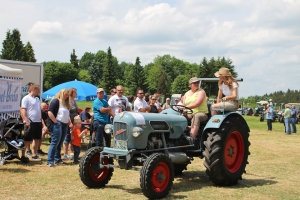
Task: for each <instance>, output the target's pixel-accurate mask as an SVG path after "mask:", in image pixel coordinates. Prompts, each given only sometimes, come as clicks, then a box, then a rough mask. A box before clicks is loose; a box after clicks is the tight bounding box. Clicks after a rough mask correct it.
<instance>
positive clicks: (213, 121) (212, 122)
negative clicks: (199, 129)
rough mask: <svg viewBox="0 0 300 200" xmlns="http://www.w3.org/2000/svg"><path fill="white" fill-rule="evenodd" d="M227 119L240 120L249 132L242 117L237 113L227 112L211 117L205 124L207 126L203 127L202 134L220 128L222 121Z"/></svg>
mask: <svg viewBox="0 0 300 200" xmlns="http://www.w3.org/2000/svg"><path fill="white" fill-rule="evenodd" d="M227 117H238V118H240V119H242V121H243V122H244V123H245V124H246V126H247V131H248V132H250V128H249V126H248V124H247V122H246V120H245V119H244V117H243V116H241V115H240V114H239V113H237V112H227V113H224V114H223V113H222V114H217V115H214V116H212V117H211V118H210V119H209V121H208V122H207V124H206V125H205V127H204V129H203V132H205V131H206V130H207V129H210V128H216V129H218V128H220V126H221V125H222V123H223V121H224V120H225V119H226V118H227Z"/></svg>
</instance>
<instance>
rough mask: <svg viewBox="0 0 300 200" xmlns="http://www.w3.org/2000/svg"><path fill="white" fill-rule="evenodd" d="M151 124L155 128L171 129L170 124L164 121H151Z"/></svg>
mask: <svg viewBox="0 0 300 200" xmlns="http://www.w3.org/2000/svg"><path fill="white" fill-rule="evenodd" d="M150 126H151V127H152V128H153V130H164V131H165V130H169V125H168V124H167V122H164V121H150Z"/></svg>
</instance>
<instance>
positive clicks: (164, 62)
mask: <svg viewBox="0 0 300 200" xmlns="http://www.w3.org/2000/svg"><path fill="white" fill-rule="evenodd" d="M154 64H155V65H161V66H162V68H163V70H164V71H165V72H166V73H167V74H168V75H169V76H170V78H171V82H173V81H174V79H175V78H176V77H177V76H178V75H179V74H184V73H185V63H184V62H183V61H182V60H179V59H177V58H175V57H174V56H173V57H171V56H170V55H168V54H167V55H163V56H157V57H156V58H154Z"/></svg>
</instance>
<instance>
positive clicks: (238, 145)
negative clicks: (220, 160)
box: [224, 131, 245, 173]
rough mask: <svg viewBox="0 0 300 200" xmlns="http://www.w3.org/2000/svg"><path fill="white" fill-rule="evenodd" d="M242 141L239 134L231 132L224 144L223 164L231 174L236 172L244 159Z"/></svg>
mask: <svg viewBox="0 0 300 200" xmlns="http://www.w3.org/2000/svg"><path fill="white" fill-rule="evenodd" d="M244 146H245V144H244V140H243V137H242V135H241V133H240V132H238V131H233V132H232V133H231V134H230V135H229V137H228V139H227V141H226V144H225V151H224V158H225V164H226V167H227V169H228V171H230V172H231V173H235V172H237V171H238V170H239V169H240V167H241V165H242V163H243V159H244Z"/></svg>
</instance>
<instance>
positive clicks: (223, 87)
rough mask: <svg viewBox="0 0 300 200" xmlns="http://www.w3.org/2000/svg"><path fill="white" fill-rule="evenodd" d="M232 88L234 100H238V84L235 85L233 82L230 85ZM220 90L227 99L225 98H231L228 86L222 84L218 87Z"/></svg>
mask: <svg viewBox="0 0 300 200" xmlns="http://www.w3.org/2000/svg"><path fill="white" fill-rule="evenodd" d="M232 87H233V88H236V93H237V94H236V99H235V100H239V91H238V90H239V86H238V84H237V83H236V82H233V83H232ZM219 88H220V89H221V90H222V92H223V94H224V95H225V96H226V97H227V96H231V95H232V91H231V90H230V89H229V87H228V85H225V84H224V83H222V85H220V87H219Z"/></svg>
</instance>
